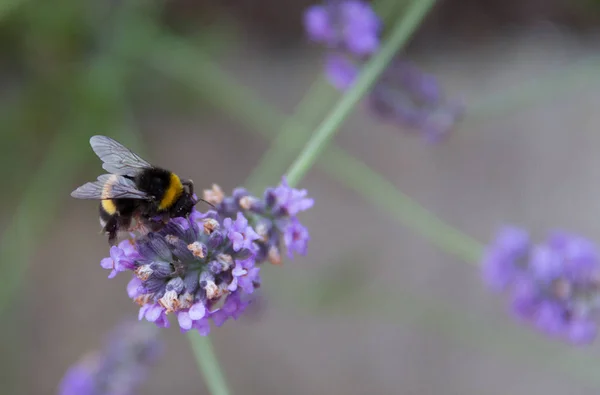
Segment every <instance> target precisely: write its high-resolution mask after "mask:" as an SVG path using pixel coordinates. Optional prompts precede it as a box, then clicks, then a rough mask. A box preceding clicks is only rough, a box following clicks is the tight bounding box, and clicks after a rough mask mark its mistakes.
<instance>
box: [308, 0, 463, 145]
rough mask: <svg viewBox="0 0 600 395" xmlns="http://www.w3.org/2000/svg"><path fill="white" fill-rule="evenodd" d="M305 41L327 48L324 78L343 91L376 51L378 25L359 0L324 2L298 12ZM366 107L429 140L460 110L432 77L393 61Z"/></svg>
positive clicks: (450, 125)
mask: <svg viewBox="0 0 600 395" xmlns="http://www.w3.org/2000/svg"><path fill="white" fill-rule="evenodd" d="M304 26H305V30H306V34H307V36H308V38H309V39H310V40H311V41H313V42H316V43H319V44H322V45H323V46H325V47H326V48H327V51H328V52H327V55H326V58H325V74H326V76H327V79H328V81H329V82H330V83H331V85H332V86H334V87H335V88H336V89H338V90H341V91H346V90H347V89H348V88H350V87H351V86H352V84H353V83H354V81H355V80H356V76H357V75H358V71H359V70H360V68H361V66H362V65H363V64H364V62H365V61H366V60H368V59H369V57H370V56H372V55H373V54H374V53H376V51H377V49H378V48H379V42H380V38H379V37H380V34H381V32H382V30H383V23H382V21H381V19H380V18H379V17H378V16H377V14H376V13H375V11H374V10H373V8H372V7H371V5H370V4H369V3H367V2H365V1H361V0H346V1H343V0H326V1H325V3H323V4H320V5H314V6H311V7H309V8H308V9H307V10H306V12H305V13H304ZM367 102H368V104H369V107H370V108H371V109H372V110H373V112H374V113H375V114H377V115H378V116H380V117H382V118H383V119H385V120H390V121H392V122H396V123H398V124H400V125H403V126H408V127H410V128H413V129H414V130H419V131H420V132H421V133H422V135H423V136H424V137H425V138H426V139H427V140H429V141H437V140H439V139H441V138H442V137H444V136H445V135H446V134H447V133H448V132H449V131H450V130H451V129H452V128H453V126H454V124H455V123H456V122H457V121H458V120H459V119H460V118H461V117H462V115H463V112H464V108H463V106H462V105H460V104H459V103H454V102H452V101H450V100H446V99H445V98H444V93H443V91H442V89H441V87H440V85H439V83H438V81H437V80H436V78H435V77H434V76H433V75H431V74H428V73H424V72H422V71H421V70H419V69H418V68H417V67H416V66H415V65H414V64H412V63H410V62H408V61H407V60H405V59H404V58H402V57H397V58H395V59H394V60H392V62H390V64H389V65H388V67H387V70H386V71H385V72H384V73H383V74H382V75H381V77H380V78H379V79H378V80H377V81H376V83H375V85H374V87H373V89H372V90H371V92H370V94H369V96H368V99H367Z"/></svg>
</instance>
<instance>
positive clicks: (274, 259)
mask: <svg viewBox="0 0 600 395" xmlns="http://www.w3.org/2000/svg"><path fill="white" fill-rule="evenodd" d="M268 259H269V262H271V263H272V264H273V265H281V263H282V261H281V253H279V248H277V247H275V246H271V248H269V255H268Z"/></svg>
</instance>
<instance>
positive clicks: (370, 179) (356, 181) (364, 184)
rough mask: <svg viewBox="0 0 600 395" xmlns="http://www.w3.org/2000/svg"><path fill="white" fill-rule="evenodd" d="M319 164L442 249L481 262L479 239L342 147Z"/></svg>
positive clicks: (329, 150)
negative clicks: (472, 236) (444, 219)
mask: <svg viewBox="0 0 600 395" xmlns="http://www.w3.org/2000/svg"><path fill="white" fill-rule="evenodd" d="M319 164H320V165H322V166H321V167H322V169H323V170H324V171H325V173H327V174H329V176H330V177H331V178H333V179H336V180H338V181H339V182H341V183H342V184H343V185H345V186H346V187H348V188H350V189H352V190H353V191H354V192H356V193H357V194H359V195H360V196H362V197H363V199H365V200H367V201H368V202H370V203H371V204H372V205H373V207H377V208H378V209H380V210H382V211H385V212H386V213H389V214H391V215H392V216H393V217H394V218H396V219H397V220H399V221H401V222H402V223H403V224H404V225H405V226H407V227H409V228H410V229H412V230H413V231H415V232H417V233H418V234H420V235H421V236H422V237H423V238H425V239H426V240H427V241H429V242H430V243H431V244H433V245H435V246H437V247H438V248H440V249H441V250H443V251H446V252H447V253H449V254H450V255H453V256H456V257H457V258H460V259H462V260H464V261H466V262H470V263H477V262H478V261H479V259H480V258H481V254H482V250H483V246H482V245H481V244H480V243H479V242H478V241H476V240H474V239H473V238H471V237H470V236H467V235H466V234H464V233H463V232H461V231H459V230H458V229H456V228H454V227H452V226H450V225H448V224H447V223H445V222H444V221H442V220H440V219H439V218H438V217H437V216H435V215H434V214H433V213H432V212H430V211H428V210H427V209H425V208H424V207H423V206H421V205H420V204H419V203H417V202H416V201H414V200H413V199H411V198H410V197H408V196H407V195H405V194H404V193H402V192H401V191H400V190H398V188H396V187H395V186H394V184H392V183H391V182H390V181H388V180H386V179H385V177H383V176H381V175H380V174H379V173H377V172H375V171H373V170H372V169H371V168H369V167H368V166H367V165H366V164H365V163H364V162H362V161H360V160H359V159H357V158H355V157H353V156H351V155H348V154H347V153H346V152H344V151H343V150H342V149H341V148H339V147H336V146H333V147H330V148H329V149H328V150H327V154H326V155H323V156H322V157H321V158H320V159H319ZM367 191H368V193H367Z"/></svg>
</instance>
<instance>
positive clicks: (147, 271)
mask: <svg viewBox="0 0 600 395" xmlns="http://www.w3.org/2000/svg"><path fill="white" fill-rule="evenodd" d="M134 273H135V275H136V276H137V277H138V278H139V279H140V280H142V281H146V280H148V278H150V276H151V275H152V273H154V270H152V268H151V267H150V265H141V266H138V267H137V268H136V269H135V271H134Z"/></svg>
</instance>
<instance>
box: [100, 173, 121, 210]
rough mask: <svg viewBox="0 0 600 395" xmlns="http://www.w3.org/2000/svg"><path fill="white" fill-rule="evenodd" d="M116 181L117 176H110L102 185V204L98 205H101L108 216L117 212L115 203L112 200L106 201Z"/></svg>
mask: <svg viewBox="0 0 600 395" xmlns="http://www.w3.org/2000/svg"><path fill="white" fill-rule="evenodd" d="M116 180H117V176H116V175H114V174H112V175H111V176H110V177H109V178H108V179H107V180H106V182H105V183H104V185H103V186H102V195H101V197H102V199H104V200H102V202H101V203H100V204H102V208H103V209H104V211H106V212H107V213H108V214H109V215H113V214H115V213H116V212H117V206H115V203H114V202H113V201H112V199H107V198H108V197H109V196H110V192H111V190H112V185H113V183H114V182H115V181H116Z"/></svg>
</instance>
